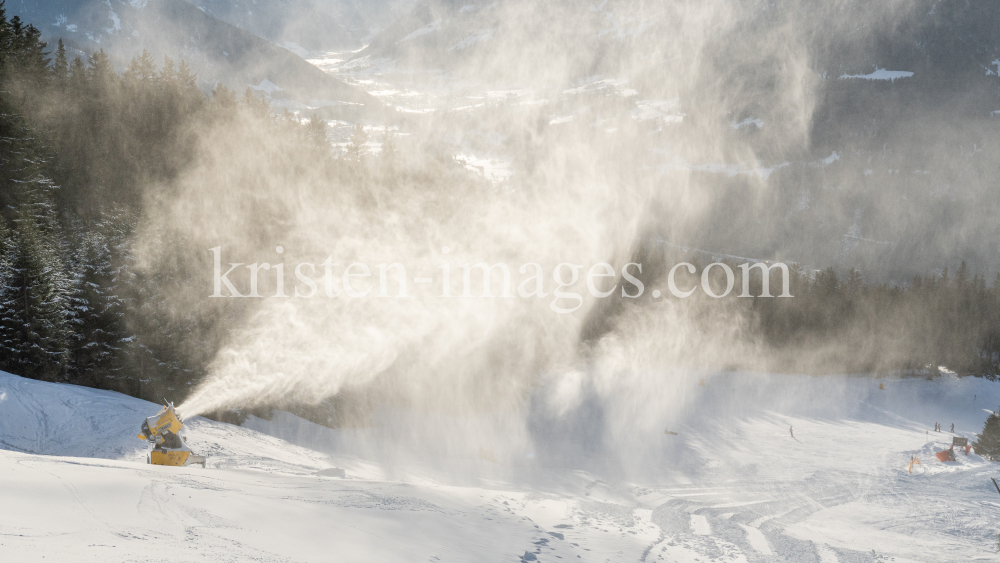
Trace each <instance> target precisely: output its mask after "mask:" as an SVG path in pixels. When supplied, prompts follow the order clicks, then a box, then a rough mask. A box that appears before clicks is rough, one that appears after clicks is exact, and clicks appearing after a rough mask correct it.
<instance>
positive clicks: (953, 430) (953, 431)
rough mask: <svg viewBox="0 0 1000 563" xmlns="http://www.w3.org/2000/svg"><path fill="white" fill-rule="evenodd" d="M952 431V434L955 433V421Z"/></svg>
mask: <svg viewBox="0 0 1000 563" xmlns="http://www.w3.org/2000/svg"><path fill="white" fill-rule="evenodd" d="M951 433H952V434H954V433H955V423H954V422H952V423H951Z"/></svg>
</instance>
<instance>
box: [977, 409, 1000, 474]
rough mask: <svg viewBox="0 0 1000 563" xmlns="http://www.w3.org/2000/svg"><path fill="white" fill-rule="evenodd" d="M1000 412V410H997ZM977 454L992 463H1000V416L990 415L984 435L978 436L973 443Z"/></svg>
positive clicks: (984, 428) (984, 427) (985, 425)
mask: <svg viewBox="0 0 1000 563" xmlns="http://www.w3.org/2000/svg"><path fill="white" fill-rule="evenodd" d="M997 411H1000V408H998V409H997ZM972 447H973V448H974V449H975V451H976V454H977V455H979V456H982V457H984V458H986V459H988V460H991V461H1000V415H998V414H997V412H993V413H990V415H989V416H988V417H986V423H985V424H984V425H983V433H982V434H976V441H975V442H973V443H972Z"/></svg>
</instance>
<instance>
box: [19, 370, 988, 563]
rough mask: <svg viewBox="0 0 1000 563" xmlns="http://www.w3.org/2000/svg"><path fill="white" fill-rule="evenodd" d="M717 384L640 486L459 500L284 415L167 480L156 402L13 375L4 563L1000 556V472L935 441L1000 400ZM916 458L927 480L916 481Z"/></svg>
mask: <svg viewBox="0 0 1000 563" xmlns="http://www.w3.org/2000/svg"><path fill="white" fill-rule="evenodd" d="M699 378H701V376H698V377H696V378H694V379H692V380H690V381H687V380H685V381H684V382H683V383H684V386H685V387H689V388H688V389H686V390H685V391H684V392H685V393H686V394H687V395H688V398H690V399H691V400H690V401H689V402H688V404H689V405H690V407H689V408H687V409H685V410H683V411H682V412H672V413H668V412H664V413H658V416H661V419H662V420H664V421H666V420H671V421H673V422H672V423H671V424H672V426H671V427H670V428H669V429H670V430H671V431H672V432H676V433H677V434H676V435H670V434H662V433H660V432H657V433H656V434H652V433H651V434H649V435H646V436H640V437H637V438H636V439H635V445H636V446H640V445H642V446H643V447H645V448H647V449H649V450H651V451H653V452H654V453H655V455H654V456H653V457H655V458H658V459H659V460H660V461H656V462H653V463H651V466H650V467H647V468H645V470H644V471H643V473H644V474H645V476H643V477H637V478H634V479H623V480H621V481H618V480H613V479H607V478H605V477H604V476H599V475H594V474H591V473H587V472H583V471H579V470H573V469H572V468H570V467H563V468H557V467H555V464H551V465H552V467H549V468H548V469H542V468H540V467H539V468H535V470H534V471H533V472H531V473H530V474H529V473H525V474H524V475H523V476H521V477H517V478H514V479H513V480H510V481H496V480H493V481H486V480H481V481H480V482H479V484H478V485H473V486H462V487H459V486H454V485H451V484H448V483H446V482H443V481H441V480H435V479H432V478H430V477H428V476H426V475H420V474H418V473H416V472H415V471H412V470H411V471H407V472H404V473H403V475H404V476H403V477H400V478H399V479H397V480H386V479H385V478H384V476H383V474H382V471H381V469H380V464H378V463H372V462H366V461H362V460H359V459H357V458H353V457H351V456H350V455H348V454H347V453H345V452H343V451H331V450H333V449H335V448H337V447H338V446H337V444H338V443H340V444H343V441H342V440H341V438H342V436H339V431H336V430H330V429H325V428H323V427H316V426H314V425H310V424H309V423H306V422H304V421H301V420H298V419H295V418H294V417H291V416H290V415H287V414H281V413H276V416H275V417H274V419H273V420H272V421H262V420H259V419H252V420H251V422H250V423H249V424H248V425H247V426H252V427H254V428H256V429H257V430H259V431H254V430H250V429H249V428H239V427H234V426H230V425H226V424H221V423H215V422H211V421H207V420H204V419H197V418H196V419H193V420H191V421H190V422H189V424H188V426H187V428H186V432H187V434H188V441H189V443H190V444H191V446H192V448H193V449H194V450H195V451H196V452H199V453H206V454H208V455H209V456H210V457H209V463H208V468H207V469H201V468H199V467H186V468H171V467H159V466H148V465H146V464H145V463H144V456H145V454H144V443H143V442H141V441H140V440H138V439H137V438H136V437H135V433H136V428H137V427H138V423H139V421H140V420H142V418H143V417H145V416H148V415H150V414H152V413H155V412H156V410H157V406H156V405H154V404H151V403H147V402H144V401H140V400H137V399H133V398H129V397H126V396H123V395H119V394H116V393H109V392H103V391H96V390H92V389H85V388H81V387H75V386H68V385H58V384H50V383H42V382H37V381H30V380H25V379H22V378H19V377H16V376H11V375H7V374H0V444H2V447H3V448H4V449H3V450H0V475H3V477H4V481H3V483H4V488H3V502H4V508H5V510H3V511H2V512H0V531H2V532H0V554H2V555H3V558H4V560H11V561H43V560H49V561H51V560H53V559H55V560H57V561H58V560H74V561H142V560H148V559H149V558H150V557H153V556H154V554H157V553H164V552H165V550H168V549H169V550H170V553H171V557H172V560H173V561H204V560H218V561H246V560H257V561H330V560H337V561H399V562H410V561H456V562H467V561H508V562H513V561H535V560H537V561H557V560H560V559H562V560H569V559H573V560H576V559H579V560H581V561H602V562H603V561H706V560H715V561H796V562H798V561H822V562H833V561H841V562H855V561H897V562H903V561H928V562H930V561H935V562H938V561H992V560H995V557H996V553H995V547H996V533H997V531H998V530H1000V495H997V493H996V491H995V490H994V489H993V485H992V483H991V482H990V477H991V476H996V475H997V473H998V471H997V469H998V468H1000V465H997V464H995V463H991V462H987V461H984V460H982V459H981V458H979V457H978V456H976V455H975V454H970V455H969V456H963V455H959V457H958V461H957V462H949V463H941V462H939V461H937V460H936V459H935V458H934V453H935V452H936V451H939V450H941V449H943V448H944V447H945V444H946V443H950V440H951V437H952V434H950V433H948V432H943V433H934V432H930V433H927V430H928V429H931V428H932V427H933V423H934V422H941V423H942V424H943V425H944V428H945V429H946V430H947V429H948V428H949V427H950V424H951V423H952V422H954V423H955V426H956V430H957V431H958V434H960V435H963V436H968V437H972V436H973V434H974V431H976V430H979V429H980V428H981V425H982V422H983V420H984V419H985V417H986V415H987V408H988V407H990V406H991V405H992V406H993V408H996V407H995V406H996V405H997V404H998V403H1000V384H996V383H990V382H988V381H985V380H981V379H974V378H955V377H947V376H946V377H942V378H938V379H936V380H934V381H928V380H923V379H907V380H873V379H870V378H865V377H801V376H799V377H795V376H781V377H778V376H767V375H756V374H725V375H715V376H708V377H704V379H705V386H704V387H702V386H700V385H698V384H697V379H699ZM879 382H882V383H883V384H884V387H885V389H884V390H882V389H879ZM688 383H693V385H690V386H689V385H687V384H688ZM806 392H808V394H806ZM803 397H813V398H812V399H803ZM789 426H792V427H793V430H794V433H795V437H794V438H792V437H790V436H789V428H788V427H789ZM260 431H266V432H271V433H273V434H280V435H284V436H285V437H287V438H289V439H293V440H297V441H298V442H299V445H293V444H291V443H289V442H286V441H283V440H281V439H278V438H275V437H272V436H269V435H267V434H264V433H262V432H260ZM542 443H543V442H542V441H540V442H539V445H540V446H541V444H542ZM305 446H311V447H315V448H317V449H326V450H327V451H326V452H320V451H316V450H311V449H307V447H305ZM542 447H544V446H542ZM328 454H329V455H328ZM913 455H917V456H918V457H919V458H920V461H921V465H916V466H915V470H914V472H913V474H909V473H907V466H908V462H909V461H910V459H911V458H912V456H913ZM331 456H332V457H331ZM479 463H482V464H488V463H489V462H485V461H482V460H479ZM330 466H339V467H346V468H347V478H346V479H337V478H331V477H323V476H318V475H316V474H315V473H316V471H317V470H319V469H322V468H326V467H330ZM43 558H44V559H43Z"/></svg>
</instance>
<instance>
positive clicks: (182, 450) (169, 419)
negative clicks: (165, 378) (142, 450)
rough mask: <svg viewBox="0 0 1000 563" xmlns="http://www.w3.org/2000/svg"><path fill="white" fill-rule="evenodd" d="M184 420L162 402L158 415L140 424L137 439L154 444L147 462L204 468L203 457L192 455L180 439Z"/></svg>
mask: <svg viewBox="0 0 1000 563" xmlns="http://www.w3.org/2000/svg"><path fill="white" fill-rule="evenodd" d="M183 426H184V420H183V419H182V418H181V417H180V416H178V415H177V412H176V411H175V410H174V404H173V403H171V402H169V401H167V400H166V399H164V400H163V408H162V410H160V412H159V413H157V414H155V415H153V416H151V417H149V418H147V419H146V420H144V421H143V423H142V429H141V432H140V433H139V438H143V439H145V440H147V441H148V442H150V443H152V444H154V447H153V451H152V452H151V453H150V455H149V458H148V461H149V463H152V464H154V465H191V464H194V463H197V464H200V465H201V466H202V467H204V466H205V457H204V456H199V455H194V454H192V453H191V449H190V448H189V447H188V446H187V444H185V443H184V440H183V438H181V435H180V432H181V428H182V427H183Z"/></svg>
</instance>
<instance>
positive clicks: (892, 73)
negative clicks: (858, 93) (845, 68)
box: [840, 67, 913, 82]
mask: <svg viewBox="0 0 1000 563" xmlns="http://www.w3.org/2000/svg"><path fill="white" fill-rule="evenodd" d="M911 76H913V73H912V72H910V71H908V70H886V69H884V68H878V67H876V68H875V71H874V72H872V73H870V74H844V75H841V77H840V78H841V79H842V80H843V79H845V78H861V79H864V80H888V81H889V82H895V81H896V79H898V78H910V77H911Z"/></svg>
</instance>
